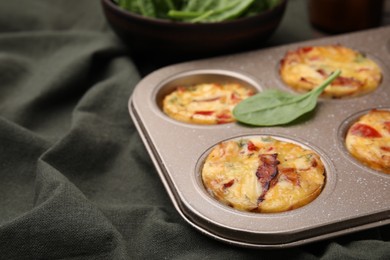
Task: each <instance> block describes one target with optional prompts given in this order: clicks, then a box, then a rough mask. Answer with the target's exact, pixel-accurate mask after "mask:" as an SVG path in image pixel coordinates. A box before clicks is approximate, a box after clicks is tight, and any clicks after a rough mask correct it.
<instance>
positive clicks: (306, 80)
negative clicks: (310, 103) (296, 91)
mask: <svg viewBox="0 0 390 260" xmlns="http://www.w3.org/2000/svg"><path fill="white" fill-rule="evenodd" d="M299 80H300V81H302V82H305V83H308V84H311V85H314V82H311V81H310V80H308V79H307V78H305V77H301V78H300V79H299Z"/></svg>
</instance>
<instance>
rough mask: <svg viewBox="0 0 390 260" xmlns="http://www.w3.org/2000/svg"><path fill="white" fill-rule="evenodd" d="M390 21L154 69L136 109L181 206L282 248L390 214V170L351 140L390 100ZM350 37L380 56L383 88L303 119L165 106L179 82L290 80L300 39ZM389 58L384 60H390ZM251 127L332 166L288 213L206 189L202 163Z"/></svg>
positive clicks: (235, 240)
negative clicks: (198, 114)
mask: <svg viewBox="0 0 390 260" xmlns="http://www.w3.org/2000/svg"><path fill="white" fill-rule="evenodd" d="M388 35H390V27H382V28H379V29H373V30H368V31H362V32H357V33H351V34H345V35H338V36H333V37H327V38H322V39H317V40H312V41H306V42H300V43H294V44H290V45H284V46H279V47H274V48H269V49H262V50H256V51H251V52H244V53H239V54H235V55H227V56H221V57H217V58H211V59H204V60H197V61H190V62H186V63H181V64H175V65H171V66H167V67H165V68H162V69H160V70H157V71H155V72H153V73H151V74H150V75H148V76H147V77H145V78H144V79H143V80H142V81H141V82H140V83H139V84H138V85H137V87H136V88H135V90H134V92H133V94H132V96H131V97H130V99H129V104H128V105H129V112H130V116H131V118H132V120H133V122H134V124H135V125H136V127H137V129H138V131H139V134H140V136H141V138H142V140H143V142H144V144H145V146H146V148H147V150H148V152H149V155H150V157H151V159H152V161H153V163H154V165H155V167H156V169H157V172H158V174H159V176H160V178H161V181H162V183H163V185H164V186H165V188H166V190H167V193H168V194H169V196H170V197H171V199H172V203H173V205H174V206H175V208H176V209H177V211H178V213H179V214H180V215H181V216H182V217H183V218H184V219H185V220H186V221H187V222H188V223H189V224H190V225H191V226H193V227H194V228H196V229H197V230H199V231H201V232H202V233H204V234H206V235H208V236H210V237H213V238H215V239H217V240H220V241H224V242H227V243H229V244H234V245H238V246H244V247H252V248H280V247H292V246H298V245H302V244H306V243H310V242H315V241H318V240H322V239H329V238H332V237H335V236H340V235H343V234H347V233H351V232H355V231H359V230H363V229H367V228H372V227H377V226H381V225H385V224H389V223H390V191H389V189H390V175H389V174H384V173H381V172H378V171H375V170H372V169H368V168H367V167H366V166H363V165H361V164H360V163H359V162H357V161H356V160H354V159H353V158H351V156H350V155H349V154H348V152H347V150H346V149H345V146H344V144H343V139H344V137H345V132H346V129H347V127H348V126H349V125H350V124H352V123H353V121H354V120H356V118H357V115H359V114H360V113H362V112H363V111H368V110H370V109H373V108H388V107H389V105H390V96H389V95H390V79H389V75H390V74H389V73H390V69H389V67H390V61H389V59H385V58H384V57H388V55H389V49H388V47H387V45H388V41H389V38H388ZM311 44H312V45H320V44H324V45H325V44H342V45H345V46H347V47H350V48H352V49H357V50H360V51H362V52H364V53H366V54H367V55H370V56H371V57H378V58H376V60H378V61H379V66H380V67H381V69H382V72H383V79H382V82H381V86H380V88H378V89H377V90H375V91H373V92H371V93H369V94H367V95H364V96H360V97H354V98H347V99H337V100H327V99H319V101H318V105H317V107H316V109H315V111H313V112H312V113H309V114H308V115H306V116H305V117H304V118H303V119H302V120H300V121H298V122H295V123H294V124H288V125H284V126H275V127H250V126H246V125H243V124H240V123H228V124H221V125H195V124H189V123H182V122H178V121H176V120H174V119H171V118H169V117H168V116H167V115H165V114H164V113H163V111H162V109H161V103H162V99H163V98H164V96H165V95H166V94H168V93H170V92H171V91H172V90H173V89H174V87H175V86H177V84H194V83H201V82H204V81H225V80H229V81H230V80H233V81H237V82H240V83H241V84H244V85H245V86H247V87H250V88H253V89H255V90H256V91H262V90H264V89H268V88H279V89H284V88H286V87H285V86H283V84H282V83H281V81H280V78H279V77H278V75H277V74H276V73H275V68H276V67H277V66H278V64H279V62H280V59H281V58H282V57H283V56H284V54H285V52H286V51H288V50H291V49H296V48H297V47H300V46H307V45H311ZM382 57H383V59H382ZM245 136H271V137H274V138H279V139H282V140H288V141H289V142H294V143H296V144H299V145H301V146H303V147H307V148H309V149H312V150H314V151H315V152H317V153H318V154H319V155H320V157H321V160H322V161H323V163H324V165H325V170H326V182H325V187H324V189H323V190H322V192H321V193H320V195H319V196H318V197H317V198H316V199H315V200H313V201H312V202H310V203H309V204H307V205H306V206H303V207H301V208H298V209H294V210H291V211H286V212H281V213H266V214H265V213H253V212H242V211H239V210H235V209H233V208H231V207H228V206H226V205H223V204H221V203H219V202H218V201H216V200H215V199H214V198H213V197H212V196H211V195H210V194H209V193H208V192H207V191H206V189H205V188H204V186H203V184H202V181H201V177H200V170H201V167H202V165H203V163H204V160H205V158H206V156H207V155H208V153H209V152H210V150H211V149H212V147H214V146H215V145H216V144H218V143H220V142H223V141H225V140H230V139H235V138H241V137H245Z"/></svg>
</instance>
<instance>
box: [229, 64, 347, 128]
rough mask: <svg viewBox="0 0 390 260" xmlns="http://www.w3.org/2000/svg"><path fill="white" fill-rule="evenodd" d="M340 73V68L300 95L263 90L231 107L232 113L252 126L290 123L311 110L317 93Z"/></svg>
mask: <svg viewBox="0 0 390 260" xmlns="http://www.w3.org/2000/svg"><path fill="white" fill-rule="evenodd" d="M340 73H341V71H340V70H337V71H335V72H334V73H332V74H331V75H330V76H329V77H328V78H327V79H326V80H325V81H324V82H323V83H322V84H320V85H319V86H318V87H317V88H315V89H313V90H311V91H310V92H308V93H305V94H302V95H295V94H291V93H288V92H283V91H281V90H277V89H269V90H265V91H263V92H260V93H258V94H256V95H253V96H251V97H249V98H247V99H244V100H243V101H241V102H240V103H238V104H237V106H235V108H234V109H233V115H234V117H235V118H236V119H237V121H239V122H242V123H245V124H249V125H254V126H274V125H283V124H287V123H290V122H292V121H293V120H295V119H297V118H298V117H300V116H302V115H303V114H306V113H307V112H310V111H312V110H313V109H314V108H315V107H316V105H317V98H318V97H319V95H320V94H321V93H322V92H323V91H324V89H325V88H326V87H327V86H328V85H329V84H330V83H331V82H332V81H333V80H334V79H335V78H337V77H338V76H339V75H340Z"/></svg>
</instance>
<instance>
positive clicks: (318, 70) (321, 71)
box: [316, 69, 328, 78]
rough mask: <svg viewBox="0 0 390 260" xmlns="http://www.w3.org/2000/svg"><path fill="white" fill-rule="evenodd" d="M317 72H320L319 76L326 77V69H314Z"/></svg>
mask: <svg viewBox="0 0 390 260" xmlns="http://www.w3.org/2000/svg"><path fill="white" fill-rule="evenodd" d="M316 71H317V72H318V73H319V74H321V76H323V77H325V78H326V77H328V73H326V71H325V70H323V69H317V70H316Z"/></svg>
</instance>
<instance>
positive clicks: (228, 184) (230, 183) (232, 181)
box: [223, 179, 234, 189]
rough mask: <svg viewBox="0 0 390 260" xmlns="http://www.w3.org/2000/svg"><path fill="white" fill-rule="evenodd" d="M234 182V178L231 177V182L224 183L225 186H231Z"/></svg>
mask: <svg viewBox="0 0 390 260" xmlns="http://www.w3.org/2000/svg"><path fill="white" fill-rule="evenodd" d="M233 184H234V179H231V180H230V181H229V182H227V183H224V184H223V188H224V189H226V188H229V187H231V186H232V185H233Z"/></svg>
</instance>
